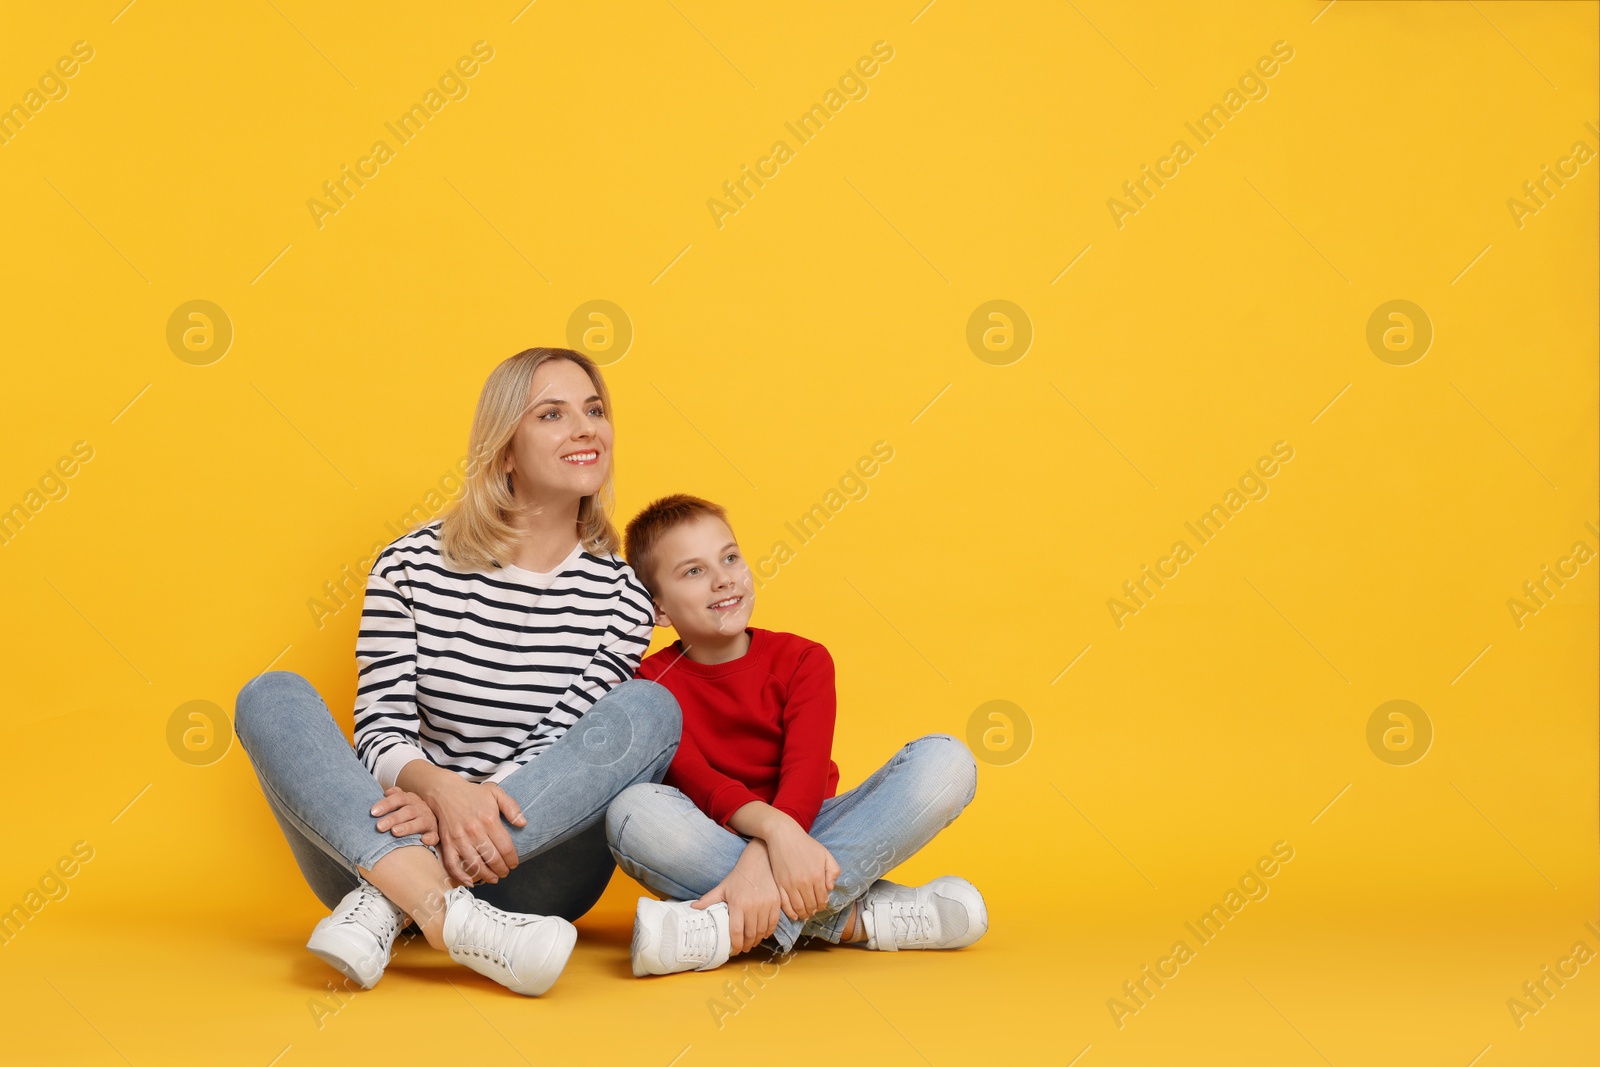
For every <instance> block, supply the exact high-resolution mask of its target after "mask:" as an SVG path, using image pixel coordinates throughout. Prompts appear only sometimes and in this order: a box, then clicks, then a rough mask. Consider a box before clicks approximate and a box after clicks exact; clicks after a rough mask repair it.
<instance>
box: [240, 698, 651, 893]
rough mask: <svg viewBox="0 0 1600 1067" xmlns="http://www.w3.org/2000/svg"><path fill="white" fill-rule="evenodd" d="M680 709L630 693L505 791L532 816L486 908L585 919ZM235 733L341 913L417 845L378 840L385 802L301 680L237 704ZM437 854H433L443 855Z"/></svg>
mask: <svg viewBox="0 0 1600 1067" xmlns="http://www.w3.org/2000/svg"><path fill="white" fill-rule="evenodd" d="M681 723H682V719H681V718H680V717H679V714H678V702H677V701H676V700H675V699H674V698H673V696H672V694H671V693H670V692H668V691H667V688H666V687H665V686H662V685H658V684H657V683H655V682H648V681H642V680H638V679H635V680H632V681H627V682H624V683H622V684H621V685H619V686H617V687H616V688H615V689H612V690H611V691H610V692H609V693H607V694H606V695H605V696H603V697H601V698H600V699H599V700H598V701H596V702H595V704H594V706H593V707H592V708H590V709H589V711H588V713H587V714H585V715H584V716H583V718H581V719H579V720H578V723H577V725H575V726H573V727H572V728H571V729H570V730H568V731H567V732H566V733H565V734H564V735H562V737H561V739H560V740H559V741H557V742H556V743H555V744H553V745H551V746H550V747H549V748H548V749H546V750H545V751H544V752H542V753H541V754H540V755H539V756H537V757H536V758H534V759H533V760H531V761H529V762H528V763H526V764H524V765H523V766H521V767H518V768H517V769H516V770H515V771H513V772H511V773H510V774H508V775H506V777H505V778H504V779H502V780H501V782H500V788H502V789H504V790H505V791H506V793H507V794H508V795H510V796H511V798H512V799H514V800H515V801H516V802H517V803H518V804H520V805H521V806H522V813H523V815H525V816H526V817H527V820H528V821H527V824H526V825H524V826H521V827H516V826H512V825H510V824H509V823H507V824H505V830H506V832H507V833H508V834H510V836H511V841H512V843H513V845H515V847H516V850H517V859H518V861H519V862H518V865H517V866H516V867H515V868H513V869H512V871H511V874H510V875H509V876H508V877H506V878H502V879H500V881H499V883H498V884H495V885H488V884H484V885H478V886H474V887H473V890H472V893H473V895H474V896H476V897H478V898H479V899H480V900H484V901H487V902H489V903H490V904H493V905H495V906H496V907H499V908H503V909H505V910H507V911H518V912H529V913H532V914H536V915H559V916H561V917H562V918H564V919H568V920H571V919H576V918H577V917H578V916H580V915H582V914H583V913H584V912H586V911H588V910H589V908H591V907H593V906H594V902H595V901H596V900H598V899H600V894H601V893H603V892H604V891H605V887H606V883H607V882H609V881H610V880H611V872H612V870H613V869H614V867H613V862H612V859H611V853H610V850H609V849H608V848H607V847H606V840H605V812H606V807H607V805H609V804H610V803H611V801H612V799H613V798H614V797H615V796H616V795H617V794H618V793H620V792H622V791H623V790H624V789H626V788H627V787H629V786H631V785H634V784H636V783H644V782H658V781H660V780H661V776H662V775H663V774H665V773H666V769H667V765H668V764H669V763H670V762H671V761H672V754H673V753H674V752H676V751H677V748H678V731H679V727H680V725H681ZM234 729H235V731H236V732H237V733H238V735H239V741H240V743H241V744H242V745H243V747H244V750H245V752H246V753H248V754H249V756H250V762H251V764H252V765H254V767H255V770H256V777H257V778H258V779H259V780H260V782H261V791H262V792H263V793H265V794H266V797H267V804H268V805H269V806H270V807H271V809H272V814H273V815H274V816H276V817H277V820H278V825H279V826H280V827H282V829H283V835H284V837H286V838H288V841H289V849H290V851H291V852H293V853H294V858H295V862H297V863H298V864H299V865H300V871H301V873H302V874H304V875H305V879H306V881H307V882H308V883H310V885H311V889H312V891H313V892H315V893H316V894H317V898H318V899H319V900H321V901H322V903H323V904H324V905H325V906H327V907H329V908H332V907H333V906H334V905H336V904H338V903H339V900H340V898H342V897H343V896H344V895H345V894H346V893H348V892H349V891H350V890H352V889H354V888H355V887H356V878H357V875H356V868H357V867H360V868H363V869H365V870H369V871H370V870H371V869H372V866H373V864H375V863H377V862H378V860H380V859H382V858H383V857H384V856H386V855H388V853H389V852H391V851H393V850H394V849H397V848H400V847H402V846H404V845H422V838H421V836H420V835H417V834H410V835H407V836H405V837H395V836H394V835H393V834H392V833H379V832H378V830H377V824H378V820H377V819H375V818H373V817H372V815H371V814H370V812H371V810H372V806H373V805H374V804H376V803H377V802H378V801H379V800H381V799H383V790H382V788H380V787H379V785H378V780H377V779H376V778H374V777H373V776H372V772H370V771H368V770H367V768H366V766H365V765H364V764H363V763H362V762H361V761H360V760H359V759H358V758H357V757H356V754H355V750H354V749H352V748H351V747H350V743H349V742H348V741H346V740H345V738H344V734H343V733H342V732H341V731H340V729H339V726H338V724H337V723H335V722H334V721H333V716H332V715H331V714H330V713H329V712H328V706H327V705H326V704H324V703H323V701H322V698H321V697H320V696H318V695H317V691H316V689H314V688H313V687H312V686H311V683H309V682H307V681H306V680H305V679H304V678H302V677H300V676H299V675H298V674H293V673H291V672H289V671H271V672H268V673H267V674H263V675H261V676H260V677H259V678H256V679H255V680H253V681H251V682H250V683H249V684H248V685H246V686H245V687H244V689H243V690H241V691H240V693H239V702H238V705H237V707H236V709H235V712H234ZM423 847H427V848H430V850H431V851H433V852H434V853H435V854H437V853H438V849H437V848H432V847H431V846H423Z"/></svg>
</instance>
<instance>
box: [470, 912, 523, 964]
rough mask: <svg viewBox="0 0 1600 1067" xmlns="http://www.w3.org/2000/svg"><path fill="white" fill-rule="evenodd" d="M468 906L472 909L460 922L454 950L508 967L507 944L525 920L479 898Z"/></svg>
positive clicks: (509, 962)
mask: <svg viewBox="0 0 1600 1067" xmlns="http://www.w3.org/2000/svg"><path fill="white" fill-rule="evenodd" d="M471 907H472V910H471V911H470V912H468V913H467V915H466V918H465V919H464V920H463V921H462V923H461V934H460V936H459V937H457V939H456V943H455V946H454V947H455V950H456V951H458V952H467V953H469V954H471V955H473V956H477V957H479V958H480V959H488V960H494V961H496V962H497V963H499V964H501V965H502V966H505V967H510V966H511V961H510V959H509V957H508V956H507V954H506V945H507V944H509V943H510V941H511V938H512V937H513V936H514V935H515V933H516V931H517V930H518V929H519V928H520V927H522V926H524V925H526V924H525V923H522V922H518V921H516V920H515V919H513V918H512V916H510V915H509V914H507V913H506V912H503V911H501V910H500V909H499V908H496V907H494V906H493V905H490V904H485V903H483V902H482V901H481V900H480V901H475V902H474V903H473V904H472V905H471Z"/></svg>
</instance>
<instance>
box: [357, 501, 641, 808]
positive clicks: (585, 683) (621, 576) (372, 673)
mask: <svg viewBox="0 0 1600 1067" xmlns="http://www.w3.org/2000/svg"><path fill="white" fill-rule="evenodd" d="M439 526H440V523H438V522H433V523H429V524H428V525H426V526H423V527H420V528H419V529H417V530H415V531H413V532H411V533H409V534H406V535H405V536H404V537H401V538H398V539H397V540H395V541H394V542H393V543H392V544H390V545H389V547H388V548H386V549H384V550H383V552H382V553H381V554H380V555H379V556H378V558H377V560H375V561H374V562H373V565H372V573H371V574H370V575H369V576H368V578H367V590H366V599H365V602H364V603H363V605H362V609H361V632H360V634H359V636H358V637H357V638H356V663H357V664H358V666H359V668H360V677H359V680H358V686H357V690H356V713H355V745H356V754H357V755H358V756H359V757H360V758H361V761H362V762H363V763H364V764H365V765H366V767H367V769H368V770H370V771H371V772H372V774H373V776H374V777H375V778H377V779H378V782H379V784H380V785H382V786H383V788H385V789H387V788H388V787H389V786H391V785H394V784H395V778H396V777H397V776H398V775H399V773H400V769H401V768H402V767H404V766H405V765H406V764H407V763H410V762H411V761H412V760H415V759H425V760H428V761H429V762H431V763H433V764H435V765H437V766H440V767H443V768H445V769H446V770H450V771H454V772H456V773H457V774H459V775H461V776H462V777H464V778H466V779H468V780H469V781H472V782H498V781H500V780H501V779H502V778H504V777H505V776H506V775H508V774H510V773H511V772H512V771H514V770H516V769H517V768H518V767H520V766H522V765H523V764H525V763H527V762H528V761H529V760H531V759H533V758H534V757H535V756H537V755H539V754H540V753H541V752H543V751H544V750H545V749H547V748H549V747H550V746H551V745H553V744H555V742H556V741H557V740H558V739H559V738H560V737H561V735H562V734H564V733H566V732H567V730H568V729H570V728H571V727H572V726H573V724H575V723H576V722H577V721H578V720H579V719H580V718H582V717H583V714H584V713H585V712H587V711H588V710H589V708H590V707H591V706H593V705H594V703H595V701H597V700H599V699H600V698H601V697H602V696H604V695H605V694H606V693H607V692H608V691H609V690H611V689H612V688H613V687H615V686H617V685H619V684H620V683H622V682H624V681H627V680H628V679H629V678H632V677H633V674H634V671H635V670H636V669H637V668H638V666H639V660H640V657H641V656H642V655H643V654H644V651H645V649H646V648H648V647H649V645H650V633H651V630H652V628H653V627H654V625H655V611H654V608H653V607H652V606H651V601H650V595H649V593H647V592H645V589H644V587H643V586H642V585H641V584H640V583H639V580H638V578H637V577H636V576H635V575H634V573H633V568H631V567H629V566H628V565H627V564H626V563H624V562H623V561H622V560H621V559H620V558H618V557H617V556H616V555H613V554H611V553H607V554H606V555H604V556H597V555H594V554H592V553H590V552H589V551H587V550H586V549H585V548H584V547H583V545H582V544H581V543H580V544H579V545H577V546H576V547H575V548H573V550H572V552H571V553H570V554H569V555H568V556H567V558H566V559H564V560H562V561H561V562H560V563H558V564H556V566H555V568H554V569H553V570H550V571H546V572H543V573H536V572H534V571H528V570H523V569H522V568H521V567H516V566H510V565H508V566H504V567H499V568H496V569H493V570H477V571H457V570H452V569H451V568H449V567H447V566H446V565H445V562H444V558H443V556H442V554H441V551H440V547H439Z"/></svg>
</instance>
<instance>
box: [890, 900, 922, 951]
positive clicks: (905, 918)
mask: <svg viewBox="0 0 1600 1067" xmlns="http://www.w3.org/2000/svg"><path fill="white" fill-rule="evenodd" d="M877 907H878V908H881V909H885V910H887V911H888V913H889V923H890V929H891V930H892V931H893V935H894V939H895V941H896V942H897V943H899V944H911V943H914V942H917V941H932V940H933V916H932V915H931V914H930V912H931V910H932V908H933V905H932V904H931V903H929V902H928V901H910V900H885V901H880V902H879V903H878V905H877ZM881 915H882V912H881V911H880V912H879V916H881ZM878 922H879V924H880V925H881V923H882V919H881V918H879V919H878Z"/></svg>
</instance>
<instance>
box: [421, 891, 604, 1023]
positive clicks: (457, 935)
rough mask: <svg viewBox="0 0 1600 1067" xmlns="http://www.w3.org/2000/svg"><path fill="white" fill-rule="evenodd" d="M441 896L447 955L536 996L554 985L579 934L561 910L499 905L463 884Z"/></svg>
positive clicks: (531, 995) (508, 987) (508, 985)
mask: <svg viewBox="0 0 1600 1067" xmlns="http://www.w3.org/2000/svg"><path fill="white" fill-rule="evenodd" d="M444 899H445V911H444V943H445V946H446V947H447V948H449V950H450V958H451V959H453V960H455V961H456V962H457V963H459V964H462V965H463V966H466V967H471V968H472V969H473V970H475V971H477V972H478V973H479V974H481V975H483V976H484V977H486V978H493V979H494V980H495V981H496V982H499V983H500V984H501V985H503V986H505V987H506V988H507V989H509V990H511V991H512V992H513V993H521V994H522V995H523V996H527V997H536V996H538V995H539V994H540V993H543V992H544V991H545V990H547V989H549V988H550V987H551V986H552V985H554V984H555V981H556V979H557V978H559V977H560V976H561V968H563V967H565V966H566V965H567V957H568V956H571V955H572V946H573V943H574V942H576V941H577V940H578V928H577V927H575V926H573V925H572V924H571V923H569V922H567V920H565V919H563V918H561V917H560V916H557V915H523V914H520V913H517V912H510V911H501V910H500V909H499V908H497V907H494V906H493V905H491V904H486V903H484V902H483V901H481V900H479V899H478V898H477V897H475V896H473V895H472V894H471V893H470V892H468V891H467V888H466V887H465V886H456V887H455V888H454V889H452V890H450V892H449V893H448V894H447V895H446V896H445V898H444Z"/></svg>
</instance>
